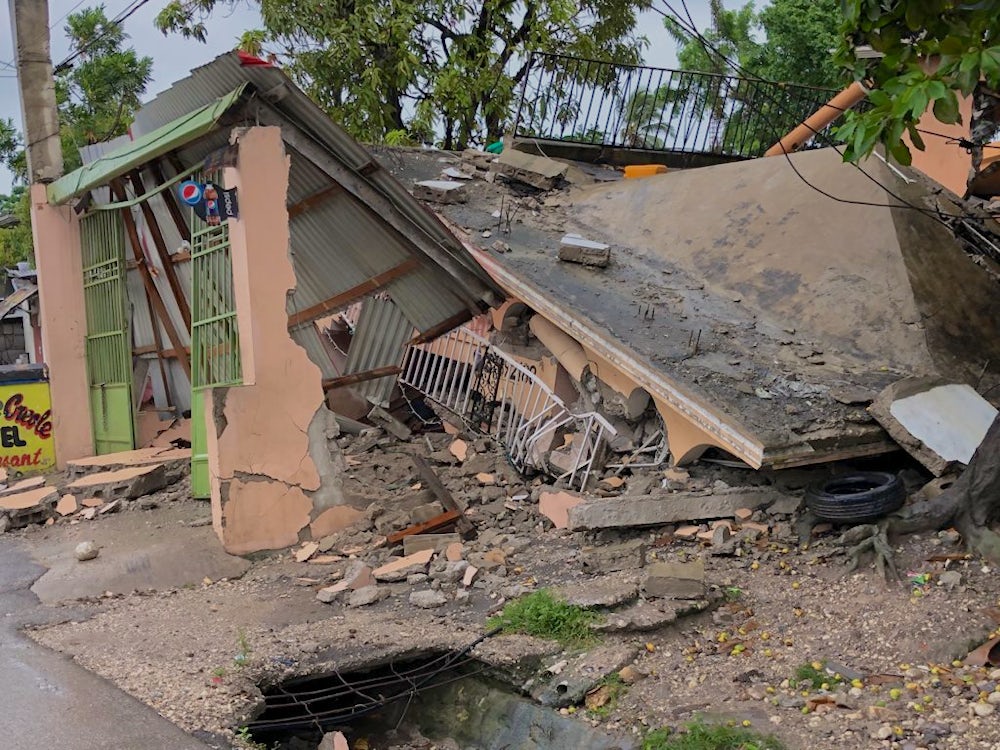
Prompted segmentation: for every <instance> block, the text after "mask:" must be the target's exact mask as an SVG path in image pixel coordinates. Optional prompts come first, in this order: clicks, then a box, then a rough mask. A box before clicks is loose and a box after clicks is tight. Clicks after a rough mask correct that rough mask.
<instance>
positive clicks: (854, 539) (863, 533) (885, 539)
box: [840, 521, 899, 582]
mask: <svg viewBox="0 0 1000 750" xmlns="http://www.w3.org/2000/svg"><path fill="white" fill-rule="evenodd" d="M859 540H860V541H859ZM840 542H841V544H853V545H854V546H852V547H850V548H849V549H848V550H846V554H847V559H848V565H847V574H848V575H849V574H851V573H853V572H854V571H855V570H857V569H858V566H859V565H860V564H861V558H862V556H864V555H865V554H866V553H868V552H873V553H874V554H875V568H876V569H877V570H878V572H879V575H880V576H882V580H883V581H887V582H888V581H889V580H893V581H897V580H899V572H898V571H897V570H896V563H895V560H894V559H893V554H892V546H891V545H890V544H889V522H888V521H882V522H881V523H879V524H866V525H864V526H855V527H854V528H853V529H850V530H849V531H847V532H845V533H844V535H843V536H841V537H840Z"/></svg>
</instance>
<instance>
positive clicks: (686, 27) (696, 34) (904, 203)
mask: <svg viewBox="0 0 1000 750" xmlns="http://www.w3.org/2000/svg"><path fill="white" fill-rule="evenodd" d="M661 2H662V3H663V5H664V6H666V8H667V10H668V11H670V12H669V13H666V12H664V11H663V10H662V9H660V8H657V7H655V6H652V10H653V11H655V12H657V13H659V14H660V15H662V16H663V17H664V18H668V19H670V20H672V21H673V22H674V23H676V24H678V26H680V28H681V29H682V30H683V31H685V32H687V33H688V34H690V35H691V36H692V37H693V38H694V39H697V40H698V42H699V43H700V44H701V45H702V47H703V48H704V49H705V52H706V53H707V54H715V55H716V56H717V57H718V58H719V59H720V60H723V61H725V62H726V63H727V64H728V65H730V66H731V67H732V69H733V70H735V71H736V72H737V73H739V74H740V75H741V76H743V77H745V78H750V79H752V80H757V81H761V82H763V83H769V84H771V85H777V84H776V83H775V82H774V81H769V80H768V79H766V78H762V77H760V76H757V75H755V74H753V73H750V72H749V71H747V70H746V69H745V68H743V67H742V66H741V65H740V64H739V63H737V62H735V61H733V60H731V59H730V58H728V57H726V55H724V54H723V53H722V52H721V51H720V50H719V49H718V48H717V47H715V46H714V45H713V44H712V43H711V42H710V41H709V40H708V39H706V38H705V37H704V35H703V34H702V33H701V32H700V31H699V30H698V28H697V26H696V25H695V24H694V21H693V19H692V16H691V11H690V10H689V9H688V7H687V0H681V4H682V7H683V8H684V12H685V14H686V15H687V18H688V23H685V22H684V20H683V19H682V18H681V17H680V14H679V13H678V12H677V10H676V9H674V7H673V6H671V5H670V3H669V1H668V0H661ZM765 96H767V98H768V99H769V100H770V101H771V103H772V104H774V105H775V106H776V107H777V109H778V110H779V111H783V112H784V111H785V110H783V109H782V107H781V103H780V102H779V101H778V100H776V99H775V98H774V97H771V96H769V95H768V94H767V93H766V91H765ZM833 106H834V109H840V110H842V111H844V110H843V108H841V107H837V106H835V105H833ZM801 124H802V125H805V127H806V128H808V129H809V130H810V131H812V133H813V135H814V136H815V137H817V138H820V139H822V140H823V141H824V142H825V143H826V144H827V145H828V146H830V147H831V148H833V150H834V151H836V152H837V153H838V154H840V155H841V156H843V155H844V152H843V151H841V150H840V149H839V148H838V147H837V145H836V143H835V142H834V141H833V140H832V139H831V138H830V137H829V136H827V135H826V134H825V133H822V132H820V131H818V130H816V129H815V128H814V127H812V126H811V125H809V124H808V123H807V122H802V123H801ZM782 152H783V154H784V156H785V159H786V161H787V162H788V163H789V165H791V166H792V169H793V171H794V172H795V174H796V176H797V177H798V178H799V179H800V180H802V182H803V183H804V184H805V185H807V186H808V187H810V188H811V189H813V190H815V191H817V192H819V193H820V194H822V195H824V196H825V197H827V198H830V199H831V200H835V201H837V202H839V203H846V204H850V205H861V206H872V207H876V208H904V209H910V210H913V211H917V212H919V213H922V214H925V215H928V216H930V217H931V218H933V219H935V220H936V221H937V222H939V223H940V224H942V225H944V226H946V227H948V228H949V229H951V225H950V224H948V222H946V221H944V220H943V219H942V218H941V216H942V214H944V215H945V216H948V217H950V218H966V219H979V218H980V217H974V216H971V215H969V214H964V213H962V214H948V213H944V212H941V211H936V210H934V209H929V208H924V207H922V206H916V205H914V204H913V203H910V201H908V200H906V199H905V198H903V197H902V196H900V195H898V194H896V193H895V192H894V191H893V190H892V189H890V188H889V187H888V186H886V185H884V184H883V183H882V182H880V181H879V180H878V179H877V178H876V177H874V176H873V175H871V174H870V173H869V172H868V171H866V170H865V169H864V168H863V167H861V166H860V165H859V164H855V163H854V162H850V163H851V165H852V166H853V167H854V168H855V169H857V170H858V171H859V172H861V173H862V174H863V175H865V177H867V178H868V179H869V180H871V181H872V182H874V183H875V184H876V185H878V186H879V187H880V188H882V189H883V190H885V192H886V193H887V194H888V195H890V196H891V197H892V198H895V199H896V200H897V201H899V204H892V203H874V202H871V201H858V200H853V199H849V198H841V197H840V196H836V195H833V194H832V193H829V192H827V191H825V190H822V189H820V188H819V187H817V186H816V185H814V184H813V183H811V182H809V181H808V180H807V179H805V177H804V175H803V174H802V173H801V172H800V171H799V170H798V169H797V168H796V167H795V165H794V164H793V163H792V159H791V156H790V155H789V153H788V151H787V149H785V148H784V146H782Z"/></svg>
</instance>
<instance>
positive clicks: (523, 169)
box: [490, 149, 569, 190]
mask: <svg viewBox="0 0 1000 750" xmlns="http://www.w3.org/2000/svg"><path fill="white" fill-rule="evenodd" d="M490 169H491V170H492V171H493V172H496V173H497V174H500V175H503V176H504V177H506V178H507V179H509V180H516V181H517V182H523V183H524V184H526V185H530V186H531V187H534V188H538V189H539V190H552V189H553V188H554V187H556V186H557V185H558V184H559V181H560V180H562V179H563V178H564V177H565V176H566V172H567V171H568V170H569V165H568V164H563V163H561V162H558V161H555V160H554V159H549V158H546V157H544V156H534V155H533V154H526V153H524V152H523V151H515V150H513V149H507V150H506V151H504V152H503V153H502V154H500V156H499V157H497V159H496V161H494V162H493V163H492V164H491V165H490Z"/></svg>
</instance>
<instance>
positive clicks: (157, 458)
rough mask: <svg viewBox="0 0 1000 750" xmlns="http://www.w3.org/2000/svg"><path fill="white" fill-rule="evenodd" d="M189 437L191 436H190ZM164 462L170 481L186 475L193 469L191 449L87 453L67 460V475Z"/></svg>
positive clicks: (157, 448) (73, 476) (81, 474)
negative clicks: (81, 456)
mask: <svg viewBox="0 0 1000 750" xmlns="http://www.w3.org/2000/svg"><path fill="white" fill-rule="evenodd" d="M189 439H190V436H189ZM150 464H162V465H163V466H164V468H165V470H166V472H167V477H168V483H169V482H175V481H177V480H178V479H180V478H181V477H182V476H184V475H186V474H187V473H188V472H189V471H190V469H191V449H190V448H174V447H173V446H170V445H165V446H159V447H150V448H139V449H138V450H132V451H122V452H120V453H104V454H102V455H99V456H87V457H86V458H78V459H75V460H72V461H67V462H66V474H67V477H68V478H69V479H77V478H78V477H82V476H85V475H87V474H93V473H95V472H107V471H116V470H118V469H131V468H134V467H136V466H149V465H150Z"/></svg>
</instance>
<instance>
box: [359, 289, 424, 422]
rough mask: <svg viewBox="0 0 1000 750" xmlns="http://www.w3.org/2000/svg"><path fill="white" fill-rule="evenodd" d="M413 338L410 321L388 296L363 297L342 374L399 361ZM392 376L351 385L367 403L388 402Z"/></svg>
mask: <svg viewBox="0 0 1000 750" xmlns="http://www.w3.org/2000/svg"><path fill="white" fill-rule="evenodd" d="M411 338H413V324H412V323H410V321H408V320H407V319H406V316H405V315H403V313H402V312H401V311H400V309H399V308H398V307H397V306H396V305H395V304H394V303H393V301H392V300H391V299H389V298H388V296H383V295H375V296H372V297H367V298H366V299H365V301H364V303H363V304H362V306H361V315H360V317H359V318H358V325H357V328H356V329H355V331H354V338H353V340H352V341H351V348H350V350H348V353H347V366H346V367H345V368H344V374H345V375H351V374H354V373H357V372H368V371H369V370H375V369H377V368H379V367H389V366H399V365H401V364H402V363H403V354H404V350H405V347H406V342H407V341H409V340H410V339H411ZM395 384H396V376H395V375H393V376H390V377H385V378H377V379H375V380H367V381H365V382H362V383H358V384H357V385H354V386H352V387H353V389H354V390H355V391H357V392H358V393H360V394H361V395H362V396H364V397H365V398H367V399H368V400H369V401H370V402H371V403H373V404H378V405H379V406H388V405H389V397H390V395H391V394H392V388H393V386H394V385H395Z"/></svg>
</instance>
